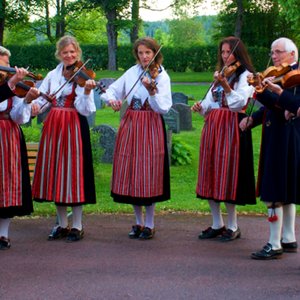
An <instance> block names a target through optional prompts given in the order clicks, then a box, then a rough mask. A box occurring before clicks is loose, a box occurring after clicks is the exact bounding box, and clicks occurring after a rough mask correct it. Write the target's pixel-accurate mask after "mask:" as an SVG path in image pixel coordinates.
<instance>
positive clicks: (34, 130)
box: [21, 124, 41, 143]
mask: <svg viewBox="0 0 300 300" xmlns="http://www.w3.org/2000/svg"><path fill="white" fill-rule="evenodd" d="M33 125H34V124H33ZM21 127H22V131H23V134H24V136H25V141H26V143H28V142H30V143H38V142H39V141H40V137H41V126H21Z"/></svg>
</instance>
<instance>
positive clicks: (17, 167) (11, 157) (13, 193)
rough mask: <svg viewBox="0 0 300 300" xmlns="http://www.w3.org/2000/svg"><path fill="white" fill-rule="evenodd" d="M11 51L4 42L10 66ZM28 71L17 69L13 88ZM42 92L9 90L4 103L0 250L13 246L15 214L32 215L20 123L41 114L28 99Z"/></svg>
mask: <svg viewBox="0 0 300 300" xmlns="http://www.w3.org/2000/svg"><path fill="white" fill-rule="evenodd" d="M10 55H11V54H10V51H9V50H8V49H6V48H4V47H1V46H0V59H1V61H2V62H4V63H5V64H6V65H7V66H9V58H10ZM27 73H28V72H27V71H26V70H25V69H22V68H20V69H16V74H15V75H13V76H12V77H11V78H10V80H9V83H8V84H9V85H10V86H11V89H12V90H14V89H15V86H16V84H17V82H18V81H19V80H21V79H23V77H24V76H25V75H26V74H27ZM3 84H5V83H3ZM1 87H2V85H1V86H0V89H1ZM1 94H2V92H1ZM38 94H39V92H38V90H37V89H35V88H31V89H30V90H29V92H28V93H27V95H26V101H24V99H21V98H18V97H16V96H15V97H10V95H7V94H6V97H7V99H6V100H5V101H3V102H1V103H0V135H1V139H0V152H1V156H0V164H1V171H0V183H1V184H0V195H1V196H0V250H5V249H9V248H10V246H11V244H10V239H9V234H8V232H9V224H10V221H11V218H13V217H14V216H25V215H29V214H31V213H32V211H33V207H32V198H31V187H30V178H29V169H28V162H27V150H26V143H25V139H24V136H23V132H22V129H21V127H20V126H19V124H23V123H26V122H28V121H29V120H30V118H31V116H32V115H36V114H37V112H38V106H36V105H34V104H28V103H27V102H30V101H31V100H33V99H34V98H36V97H38Z"/></svg>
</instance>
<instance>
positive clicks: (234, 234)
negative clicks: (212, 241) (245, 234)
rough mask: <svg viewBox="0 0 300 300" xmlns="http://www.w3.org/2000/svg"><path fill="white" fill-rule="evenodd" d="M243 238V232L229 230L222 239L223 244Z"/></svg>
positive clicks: (223, 234)
mask: <svg viewBox="0 0 300 300" xmlns="http://www.w3.org/2000/svg"><path fill="white" fill-rule="evenodd" d="M240 237H241V230H240V229H239V228H238V229H237V230H236V231H233V230H231V229H227V230H226V231H224V232H223V233H222V235H221V237H220V241H221V242H229V241H233V240H235V239H239V238H240Z"/></svg>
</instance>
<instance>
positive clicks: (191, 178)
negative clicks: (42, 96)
mask: <svg viewBox="0 0 300 300" xmlns="http://www.w3.org/2000/svg"><path fill="white" fill-rule="evenodd" d="M177 75H178V74H177ZM107 77H110V76H107ZM177 78H179V77H177ZM208 87H209V86H208V85H207V84H206V85H181V84H176V85H172V91H174V92H183V93H185V94H187V95H189V98H190V100H189V104H190V105H192V104H193V103H194V102H195V101H196V100H199V99H201V98H202V97H203V95H204V94H205V93H206V92H207V89H208ZM119 121H120V117H119V113H114V112H113V111H112V110H111V109H110V108H108V107H106V108H104V109H101V110H98V111H97V114H96V125H100V124H108V125H111V126H113V127H115V128H116V129H117V128H118V126H119ZM192 122H193V130H192V131H182V132H181V133H180V134H173V135H176V136H177V137H178V138H179V139H180V140H181V141H183V142H184V143H186V144H187V145H189V147H190V148H191V152H192V162H191V165H187V166H171V168H170V174H171V200H169V201H167V202H163V203H158V204H157V211H158V212H161V213H162V212H173V211H185V212H201V213H208V212H209V208H208V204H207V201H200V200H199V199H196V197H195V188H196V182H197V171H198V155H199V141H200V133H201V129H202V126H203V118H202V117H201V116H200V115H199V114H195V113H193V115H192ZM34 126H35V125H34ZM260 136H261V128H260V127H258V128H255V129H254V130H253V146H254V160H255V173H256V174H257V164H258V158H259V149H260ZM111 173H112V165H111V164H104V163H99V164H96V166H95V182H96V193H97V204H96V205H87V206H85V208H84V210H85V212H86V213H129V212H130V213H132V207H131V206H130V205H124V204H123V205H122V204H116V203H114V202H113V201H112V198H111V197H110V179H111ZM238 211H239V213H243V214H262V213H265V212H266V209H265V206H264V204H263V203H261V202H260V201H259V200H258V204H257V205H251V206H238ZM54 214H55V209H54V205H53V204H52V203H49V204H45V203H42V204H40V203H35V213H34V215H54Z"/></svg>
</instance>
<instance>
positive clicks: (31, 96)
mask: <svg viewBox="0 0 300 300" xmlns="http://www.w3.org/2000/svg"><path fill="white" fill-rule="evenodd" d="M39 96H40V91H39V90H38V89H37V88H35V87H32V88H30V90H29V91H28V93H27V94H26V96H25V98H24V100H25V102H26V103H31V102H32V100H34V99H36V98H37V97H39Z"/></svg>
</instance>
